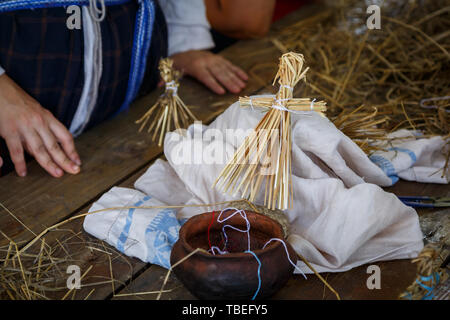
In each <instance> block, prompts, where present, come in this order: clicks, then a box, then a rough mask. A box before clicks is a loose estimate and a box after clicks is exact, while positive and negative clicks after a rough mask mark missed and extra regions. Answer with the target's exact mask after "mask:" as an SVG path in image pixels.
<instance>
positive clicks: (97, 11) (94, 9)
mask: <svg viewBox="0 0 450 320" xmlns="http://www.w3.org/2000/svg"><path fill="white" fill-rule="evenodd" d="M97 2H100V7H98V5H97ZM89 13H90V14H91V17H92V20H94V21H95V22H102V21H103V20H104V19H105V16H106V6H105V0H89Z"/></svg>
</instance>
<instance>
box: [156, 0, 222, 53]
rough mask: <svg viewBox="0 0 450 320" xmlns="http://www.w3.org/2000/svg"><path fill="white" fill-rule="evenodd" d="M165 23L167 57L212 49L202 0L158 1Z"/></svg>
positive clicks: (212, 45)
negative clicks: (185, 52)
mask: <svg viewBox="0 0 450 320" xmlns="http://www.w3.org/2000/svg"><path fill="white" fill-rule="evenodd" d="M159 5H160V6H161V9H162V11H163V12H164V16H165V18H166V22H167V32H168V42H169V43H168V55H169V56H171V55H173V54H175V53H179V52H184V51H188V50H203V49H210V48H212V47H214V41H213V39H212V36H211V33H210V25H209V22H208V20H207V18H206V8H205V4H204V2H203V0H183V1H180V0H160V1H159Z"/></svg>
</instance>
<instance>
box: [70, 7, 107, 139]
mask: <svg viewBox="0 0 450 320" xmlns="http://www.w3.org/2000/svg"><path fill="white" fill-rule="evenodd" d="M82 10H83V36H84V60H83V61H84V84H83V91H82V92H81V97H80V101H79V102H78V107H77V110H76V111H75V114H74V116H73V119H72V122H71V123H70V128H69V131H70V133H72V134H73V135H74V136H78V135H80V134H81V133H82V132H83V130H84V128H85V127H86V125H87V124H88V122H89V119H90V118H91V114H92V112H93V111H94V107H95V104H96V103H97V97H98V88H99V85H100V79H101V76H102V59H103V57H102V41H101V29H100V23H99V22H98V21H94V19H93V18H92V16H91V14H90V12H89V8H88V7H86V6H84V7H82Z"/></svg>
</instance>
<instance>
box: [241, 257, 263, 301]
mask: <svg viewBox="0 0 450 320" xmlns="http://www.w3.org/2000/svg"><path fill="white" fill-rule="evenodd" d="M245 253H250V254H252V255H253V256H254V257H255V259H256V261H258V264H259V265H258V289H256V292H255V294H254V295H253V297H252V300H255V299H256V296H257V295H258V293H259V290H260V289H261V261H260V260H259V258H258V256H257V255H256V254H255V253H254V252H253V251H250V250H247V251H245Z"/></svg>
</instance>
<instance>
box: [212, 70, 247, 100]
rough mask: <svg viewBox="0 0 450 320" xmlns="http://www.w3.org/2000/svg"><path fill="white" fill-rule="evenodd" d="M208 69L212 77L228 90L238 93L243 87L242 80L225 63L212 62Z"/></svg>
mask: <svg viewBox="0 0 450 320" xmlns="http://www.w3.org/2000/svg"><path fill="white" fill-rule="evenodd" d="M209 69H210V70H211V73H212V74H213V75H214V77H215V78H216V79H217V80H218V81H219V82H220V83H221V84H222V85H224V86H225V88H227V89H228V90H229V91H230V92H232V93H238V92H240V91H241V90H242V89H243V88H244V87H245V83H244V81H243V80H241V79H240V78H239V77H238V76H237V74H236V73H234V72H233V71H232V70H231V68H229V66H228V65H227V64H225V63H223V64H213V65H210V66H209Z"/></svg>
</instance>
